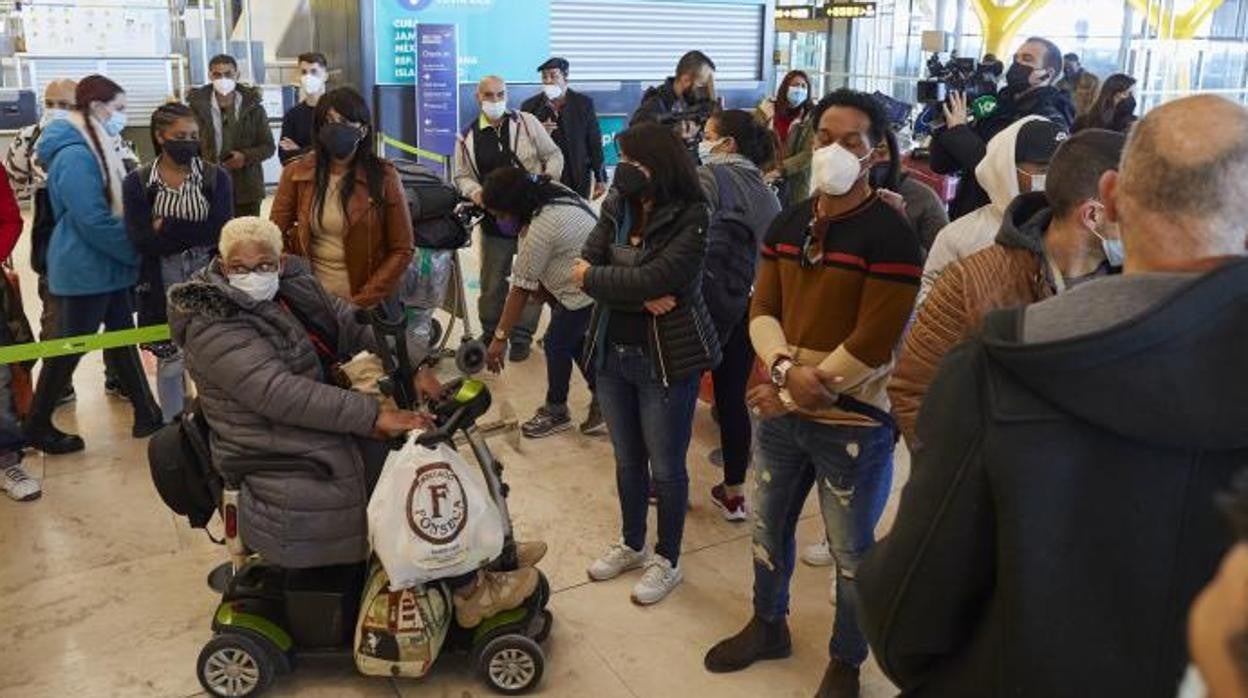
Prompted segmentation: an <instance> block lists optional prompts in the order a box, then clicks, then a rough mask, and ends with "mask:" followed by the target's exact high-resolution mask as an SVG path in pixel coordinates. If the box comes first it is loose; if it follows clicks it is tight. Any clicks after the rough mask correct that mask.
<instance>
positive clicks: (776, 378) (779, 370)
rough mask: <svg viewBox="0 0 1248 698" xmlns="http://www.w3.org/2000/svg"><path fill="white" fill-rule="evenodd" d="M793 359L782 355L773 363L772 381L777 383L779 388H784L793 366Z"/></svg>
mask: <svg viewBox="0 0 1248 698" xmlns="http://www.w3.org/2000/svg"><path fill="white" fill-rule="evenodd" d="M793 366H794V364H793V359H790V358H789V357H787V356H782V357H780V358H779V359H777V360H776V363H774V364H772V365H771V382H772V383H775V384H776V387H777V388H783V387H784V383H785V380H786V379H787V378H788V375H789V369H791V368H793Z"/></svg>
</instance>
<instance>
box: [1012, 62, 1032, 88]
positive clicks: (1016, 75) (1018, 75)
mask: <svg viewBox="0 0 1248 698" xmlns="http://www.w3.org/2000/svg"><path fill="white" fill-rule="evenodd" d="M1033 72H1035V71H1034V70H1033V69H1032V67H1031V66H1029V65H1023V64H1022V63H1015V64H1014V65H1011V66H1010V69H1009V70H1007V71H1006V72H1005V84H1006V85H1007V86H1008V87H1013V88H1014V89H1016V90H1025V89H1027V88H1029V87H1031V74H1032V73H1033Z"/></svg>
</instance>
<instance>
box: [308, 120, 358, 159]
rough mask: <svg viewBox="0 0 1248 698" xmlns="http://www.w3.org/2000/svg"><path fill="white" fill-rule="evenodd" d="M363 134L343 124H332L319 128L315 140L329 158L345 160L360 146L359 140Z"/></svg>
mask: <svg viewBox="0 0 1248 698" xmlns="http://www.w3.org/2000/svg"><path fill="white" fill-rule="evenodd" d="M363 137H364V134H362V133H360V129H358V128H356V127H354V126H351V125H350V124H343V123H338V122H332V123H328V124H325V125H324V126H322V127H321V131H320V134H319V135H318V137H317V140H319V141H320V143H321V145H322V146H324V147H325V150H327V151H329V155H330V157H332V158H334V159H335V160H345V159H347V158H349V157H351V154H352V153H354V152H355V148H356V146H358V145H359V144H360V139H361V138H363Z"/></svg>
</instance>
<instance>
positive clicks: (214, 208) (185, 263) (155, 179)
mask: <svg viewBox="0 0 1248 698" xmlns="http://www.w3.org/2000/svg"><path fill="white" fill-rule="evenodd" d="M151 136H152V146H153V147H154V148H155V150H156V159H155V160H154V161H152V162H151V163H150V164H148V165H147V166H145V167H141V168H139V169H137V170H135V171H134V172H131V173H130V174H129V175H127V176H126V180H125V183H124V184H123V185H122V193H123V196H124V200H125V204H126V232H127V234H128V235H129V236H130V241H131V242H133V243H134V248H135V249H136V250H137V251H138V253H139V254H140V255H141V256H142V258H143V261H142V267H141V271H140V277H139V290H140V293H139V325H140V326H148V325H163V324H165V322H166V318H165V291H166V290H167V289H168V288H169V287H170V286H173V285H174V284H180V283H182V282H184V281H186V280H188V279H190V278H191V275H192V274H194V273H195V272H196V271H199V270H200V269H202V268H204V267H205V266H207V265H208V262H209V261H211V260H212V258H213V256H214V255H215V254H216V247H217V242H218V241H219V240H220V239H221V228H222V226H224V225H225V224H226V222H227V221H229V220H230V217H231V215H232V214H233V212H234V196H233V184H232V183H231V180H230V173H229V172H227V171H226V170H224V169H222V168H220V167H218V166H216V165H214V164H212V163H209V162H204V161H203V160H202V159H201V158H200V156H199V152H200V150H199V148H200V146H199V125H198V124H197V123H196V121H195V114H194V112H192V111H191V108H190V107H188V106H186V105H185V104H180V103H176V102H174V103H170V104H165V105H163V106H161V107H158V108H157V109H156V111H155V112H154V113H153V114H152V129H151ZM145 348H146V349H148V350H149V351H151V352H152V353H153V354H155V355H156V361H157V371H156V395H157V397H158V399H159V401H160V410H161V413H162V415H163V417H164V420H165V421H166V422H172V421H173V420H174V418H176V417H177V416H178V415H179V414H181V413H182V408H183V402H184V400H185V397H186V381H185V366H184V362H183V359H182V352H181V351H180V350H179V349H178V347H177V346H175V345H174V344H173V342H170V341H164V342H156V343H153V344H149V345H146V347H145Z"/></svg>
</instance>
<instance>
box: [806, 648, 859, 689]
mask: <svg viewBox="0 0 1248 698" xmlns="http://www.w3.org/2000/svg"><path fill="white" fill-rule="evenodd" d="M859 685H860V684H859V683H858V667H856V666H853V665H852V664H846V663H845V662H842V661H841V660H839V659H836V658H833V659H832V660H831V661H829V662H828V669H827V671H825V672H823V683H821V684H819V692H818V693H816V694H815V698H858V691H859Z"/></svg>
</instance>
